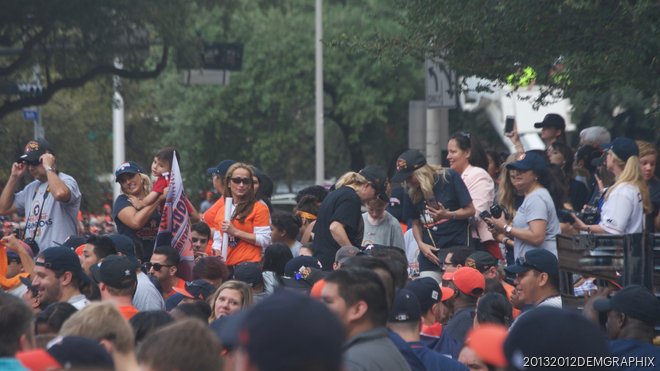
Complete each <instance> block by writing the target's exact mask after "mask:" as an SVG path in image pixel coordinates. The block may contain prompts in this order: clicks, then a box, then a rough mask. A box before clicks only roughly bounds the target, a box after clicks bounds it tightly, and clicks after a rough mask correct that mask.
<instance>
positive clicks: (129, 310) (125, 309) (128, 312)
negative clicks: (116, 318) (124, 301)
mask: <svg viewBox="0 0 660 371" xmlns="http://www.w3.org/2000/svg"><path fill="white" fill-rule="evenodd" d="M119 312H120V313H121V315H122V316H124V318H126V320H127V321H128V320H129V319H131V318H133V316H134V315H136V314H137V312H139V310H138V309H137V308H136V307H134V306H132V305H122V306H120V307H119Z"/></svg>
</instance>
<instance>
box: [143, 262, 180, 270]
mask: <svg viewBox="0 0 660 371" xmlns="http://www.w3.org/2000/svg"><path fill="white" fill-rule="evenodd" d="M173 266H174V265H172V264H160V263H149V262H147V263H144V269H146V270H148V271H149V270H151V268H153V269H154V270H155V271H159V270H161V269H163V267H168V268H169V267H173Z"/></svg>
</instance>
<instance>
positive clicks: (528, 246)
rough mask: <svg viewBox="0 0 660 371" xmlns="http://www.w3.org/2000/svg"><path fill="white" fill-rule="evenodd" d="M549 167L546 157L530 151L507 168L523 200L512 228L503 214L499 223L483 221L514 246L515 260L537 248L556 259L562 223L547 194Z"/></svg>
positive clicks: (511, 224) (499, 237)
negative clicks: (547, 169) (558, 235)
mask: <svg viewBox="0 0 660 371" xmlns="http://www.w3.org/2000/svg"><path fill="white" fill-rule="evenodd" d="M546 167H547V165H546V161H545V158H544V156H543V155H542V154H540V153H538V152H536V151H528V152H526V153H525V155H524V157H523V158H522V159H521V160H518V161H514V162H512V163H510V164H508V165H506V168H507V171H508V174H509V179H510V181H511V184H512V185H513V188H514V189H515V192H516V193H518V194H521V195H523V196H524V199H523V202H522V205H520V207H519V208H518V209H517V210H516V213H515V216H514V217H513V222H511V223H510V224H509V221H507V220H506V216H505V215H504V213H503V215H502V216H501V217H500V218H499V219H495V218H492V217H491V218H485V219H484V221H485V222H486V223H488V225H489V226H490V229H491V232H492V233H493V236H495V238H496V239H497V240H498V241H500V242H502V243H504V245H505V246H508V245H511V244H513V256H514V259H518V258H521V257H523V256H524V255H525V253H526V252H527V251H530V250H533V249H538V248H541V249H545V250H548V251H550V252H551V253H553V254H554V255H555V256H557V234H559V219H558V218H557V212H556V210H557V207H556V205H555V200H554V199H553V197H552V196H551V193H550V191H549V190H548V187H550V186H551V180H550V179H549V176H548V173H547V171H546ZM559 205H560V207H561V204H559Z"/></svg>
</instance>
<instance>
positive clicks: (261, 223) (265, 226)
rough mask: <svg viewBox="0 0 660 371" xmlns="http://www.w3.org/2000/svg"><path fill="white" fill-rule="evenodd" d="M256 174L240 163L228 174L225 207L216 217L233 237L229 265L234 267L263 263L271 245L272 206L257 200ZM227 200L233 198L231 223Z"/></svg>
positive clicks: (228, 255) (222, 228)
mask: <svg viewBox="0 0 660 371" xmlns="http://www.w3.org/2000/svg"><path fill="white" fill-rule="evenodd" d="M253 177H254V172H253V171H252V167H251V166H250V165H248V164H244V163H240V162H237V163H235V164H233V165H231V166H230V167H229V169H228V170H227V174H226V175H225V182H226V183H225V184H227V190H226V192H225V195H224V197H225V205H223V206H222V207H221V208H220V209H219V210H218V213H217V214H216V219H215V222H216V225H219V226H220V232H221V233H227V234H228V235H229V247H228V249H227V260H226V264H227V266H228V267H232V266H234V265H236V264H239V263H242V262H257V263H258V262H260V261H261V252H262V250H263V249H264V248H266V246H268V245H270V241H271V239H270V212H269V211H268V206H266V204H264V203H263V202H259V201H258V200H257V199H256V197H255V192H254V186H253V184H252V179H253ZM227 197H231V199H232V203H233V209H234V211H233V213H232V215H231V220H230V221H227V220H224V217H225V206H226V204H227Z"/></svg>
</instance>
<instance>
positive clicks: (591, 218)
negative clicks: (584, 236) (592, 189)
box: [578, 206, 600, 225]
mask: <svg viewBox="0 0 660 371" xmlns="http://www.w3.org/2000/svg"><path fill="white" fill-rule="evenodd" d="M578 218H580V219H581V220H582V221H583V222H584V224H586V225H594V224H598V223H599V222H600V212H598V208H597V207H596V206H585V207H584V209H583V210H582V212H581V213H579V214H578Z"/></svg>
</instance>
